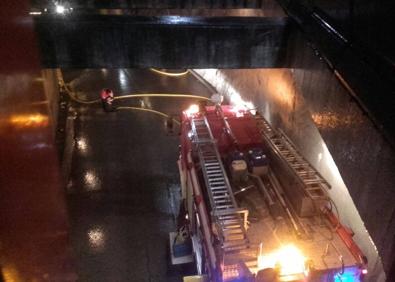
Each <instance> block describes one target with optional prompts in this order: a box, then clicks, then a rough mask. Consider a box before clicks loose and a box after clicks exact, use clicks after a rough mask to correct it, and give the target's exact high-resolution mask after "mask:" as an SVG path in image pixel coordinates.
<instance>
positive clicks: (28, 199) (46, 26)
mask: <svg viewBox="0 0 395 282" xmlns="http://www.w3.org/2000/svg"><path fill="white" fill-rule="evenodd" d="M24 2H25V1H21V3H20V4H18V5H14V6H13V5H5V9H1V10H2V11H6V12H7V13H6V14H7V17H4V19H2V21H4V25H3V26H4V30H5V33H4V35H1V37H2V39H4V40H3V42H5V43H4V48H3V50H4V51H3V50H1V54H2V55H4V56H2V57H4V58H5V59H4V62H3V64H2V66H1V67H0V71H1V74H0V85H2V90H3V91H2V92H1V95H0V101H2V104H3V106H4V107H3V109H2V110H1V111H0V133H1V135H2V136H3V137H4V138H2V139H1V141H0V142H1V147H0V148H1V149H0V150H1V151H0V153H1V158H0V159H1V162H0V166H1V168H2V170H1V171H2V172H1V173H0V176H1V177H0V179H1V182H2V185H1V187H2V188H1V190H0V191H1V194H0V195H1V197H0V198H1V199H2V202H1V211H2V221H1V229H0V230H1V233H0V240H1V241H0V243H1V246H2V255H1V256H0V264H1V268H2V275H3V280H4V281H76V280H79V281H182V277H183V276H184V275H187V274H188V275H191V274H194V273H195V269H194V267H191V266H189V267H185V268H177V267H176V268H174V267H171V266H170V262H169V246H168V234H169V232H172V231H174V230H175V228H176V226H177V222H178V221H179V218H177V217H178V212H179V200H180V193H181V192H180V189H181V188H180V177H179V173H178V168H177V163H176V162H177V159H178V156H179V144H180V138H179V136H178V133H179V128H178V126H177V124H174V130H173V132H169V130H168V129H169V128H168V122H169V119H168V118H165V117H163V116H160V115H158V114H155V113H153V112H147V111H141V110H136V109H135V108H140V109H148V110H156V111H160V112H162V113H165V114H167V115H170V117H173V118H175V119H177V118H178V117H179V115H180V113H181V111H183V110H185V109H186V108H188V107H189V105H190V104H191V103H192V102H196V100H194V99H189V98H179V99H172V98H171V99H170V98H165V97H161V98H158V97H139V98H130V99H118V100H115V101H114V106H115V107H118V108H119V107H120V108H119V110H117V111H115V112H110V113H105V112H104V111H103V109H102V107H101V106H100V103H90V102H88V103H86V102H87V101H93V100H97V99H99V97H100V96H99V95H100V91H101V90H102V89H103V88H110V89H112V90H113V91H114V93H115V96H116V97H117V96H118V97H119V96H123V95H128V94H153V93H162V94H192V95H198V96H204V97H210V96H211V95H212V94H213V93H219V94H221V95H222V96H223V97H224V98H225V101H226V102H227V103H230V104H233V105H237V104H239V103H243V104H245V105H249V106H250V107H251V108H253V109H254V110H257V111H258V112H259V113H260V114H261V115H262V116H263V117H264V118H265V119H266V120H267V121H268V122H269V124H270V125H271V126H272V127H273V128H275V129H280V130H281V131H282V132H284V133H285V134H286V135H287V136H288V137H289V138H290V139H291V140H292V142H293V144H294V145H295V146H296V147H297V148H298V151H299V153H300V154H301V155H302V156H303V157H304V158H305V159H306V160H308V162H309V163H310V164H311V165H312V166H313V167H314V168H315V169H316V170H317V171H318V172H319V173H320V174H321V175H322V176H323V178H325V180H326V181H327V182H328V183H329V184H330V186H331V189H329V190H328V194H329V195H330V197H331V198H332V199H334V201H335V203H336V206H337V208H338V214H339V217H340V219H341V222H342V223H343V224H344V225H345V226H347V227H348V228H350V229H351V230H352V231H353V233H354V237H353V238H354V240H355V241H356V243H357V244H358V246H359V247H360V248H361V250H362V252H363V253H364V255H366V257H367V259H368V261H369V263H368V269H367V270H368V274H367V276H366V279H365V281H392V280H394V269H395V268H394V265H395V264H394V258H395V255H394V250H395V245H394V244H395V243H394V238H395V237H394V236H395V224H394V214H395V213H394V211H395V205H394V201H393V196H394V193H395V192H394V189H393V183H394V182H395V174H394V171H395V154H394V115H393V113H394V109H395V104H394V99H393V98H392V96H393V95H392V94H394V86H395V81H394V75H393V74H394V68H393V50H394V49H393V46H394V42H393V39H392V38H390V36H388V34H390V27H391V26H392V25H391V22H390V13H391V9H390V8H389V7H387V6H386V5H379V4H369V5H368V4H366V3H356V2H354V1H345V2H342V1H251V2H248V1H210V3H211V4H209V3H206V2H207V1H173V2H172V1H163V3H157V1H147V3H140V2H139V1H103V2H102V3H99V2H98V1H86V2H83V1H70V2H69V3H67V5H66V4H64V5H63V6H62V9H63V10H62V12H61V13H60V10H59V5H60V4H59V3H58V4H57V6H51V5H52V4H51V3H49V2H48V1H33V2H32V4H31V5H30V4H27V3H24ZM219 2H221V3H219ZM247 2H248V3H247ZM70 8H73V9H70ZM29 13H30V15H29ZM21 19H24V20H21ZM11 50H12V52H11ZM151 67H155V68H156V69H154V70H152V69H150V68H151ZM159 69H161V70H168V71H170V72H184V71H185V70H189V72H188V73H184V74H183V75H180V76H167V75H163V74H160V73H158V72H156V71H155V70H159ZM172 69H173V70H172ZM65 85H66V87H65ZM334 281H338V280H334ZM339 281H343V280H339ZM352 281H354V280H352Z"/></svg>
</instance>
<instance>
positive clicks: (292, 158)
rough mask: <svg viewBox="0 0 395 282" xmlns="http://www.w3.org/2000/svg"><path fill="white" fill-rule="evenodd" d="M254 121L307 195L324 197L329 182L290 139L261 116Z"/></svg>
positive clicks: (316, 197) (314, 197) (328, 187)
mask: <svg viewBox="0 0 395 282" xmlns="http://www.w3.org/2000/svg"><path fill="white" fill-rule="evenodd" d="M256 121H257V126H258V129H259V131H260V133H261V134H262V135H263V137H264V138H266V140H268V141H269V142H270V144H271V145H272V146H273V147H274V148H275V149H276V150H277V151H278V152H279V153H280V155H281V156H282V158H283V159H284V160H285V161H286V162H287V163H288V165H289V166H290V167H291V168H292V170H293V171H294V173H295V174H296V175H297V176H298V178H299V179H300V180H301V181H302V183H303V184H304V187H305V191H306V193H307V195H308V196H309V197H310V198H311V199H313V200H316V199H317V200H318V199H325V198H326V197H327V193H326V189H330V185H329V183H328V182H326V180H325V179H324V178H323V177H322V176H321V175H320V174H319V173H318V172H317V171H316V170H315V168H314V167H313V166H312V165H311V164H310V163H309V162H308V161H306V160H305V159H304V158H303V157H302V156H301V154H300V153H299V151H298V150H297V149H296V148H295V145H294V144H293V143H292V141H291V140H290V139H289V138H288V137H287V136H286V135H285V134H284V132H282V131H281V130H279V131H275V130H274V129H273V128H272V127H271V126H270V125H269V123H268V122H267V121H266V120H265V119H264V118H263V117H262V116H258V117H257V118H256Z"/></svg>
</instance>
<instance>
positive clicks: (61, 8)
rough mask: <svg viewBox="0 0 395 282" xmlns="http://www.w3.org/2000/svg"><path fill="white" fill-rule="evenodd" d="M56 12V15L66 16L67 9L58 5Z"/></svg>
mask: <svg viewBox="0 0 395 282" xmlns="http://www.w3.org/2000/svg"><path fill="white" fill-rule="evenodd" d="M55 11H56V13H58V14H64V12H65V11H66V9H65V8H64V6H62V5H56V8H55Z"/></svg>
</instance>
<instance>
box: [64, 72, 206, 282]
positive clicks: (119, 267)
mask: <svg viewBox="0 0 395 282" xmlns="http://www.w3.org/2000/svg"><path fill="white" fill-rule="evenodd" d="M121 74H122V75H121ZM64 75H65V80H66V81H69V82H70V81H71V82H72V83H71V85H72V87H73V88H74V89H75V90H77V91H78V93H80V94H81V96H80V98H81V99H97V98H98V96H99V91H100V90H101V89H102V88H104V87H108V88H111V89H113V91H114V92H115V94H116V95H119V93H122V94H130V93H152V92H154V93H164V92H168V93H191V94H198V95H208V94H209V93H208V90H207V89H206V88H205V87H204V86H202V85H201V84H200V83H199V82H197V81H196V80H195V79H194V78H193V77H192V76H191V75H188V76H186V77H181V78H168V77H163V76H159V75H158V74H154V73H152V72H150V71H149V70H124V69H123V70H105V71H102V70H82V71H66V72H65V73H64ZM190 103H191V101H187V100H180V101H178V100H174V99H172V100H171V101H169V100H164V99H144V100H141V99H140V100H138V99H134V100H133V101H131V100H125V101H122V106H137V107H138V106H141V105H145V106H146V107H150V108H151V107H152V109H155V110H160V111H164V112H166V113H168V114H178V113H179V112H180V110H181V109H184V108H186V107H187V106H188V105H189V104H190ZM75 108H76V110H77V112H78V117H77V119H76V124H75V141H76V142H75V148H74V153H73V161H72V168H71V177H70V179H69V180H68V182H67V183H68V185H67V192H68V205H69V213H70V217H71V221H72V222H71V225H72V226H71V229H72V234H71V236H72V241H73V247H74V253H75V256H76V260H77V266H78V272H79V276H80V280H81V281H139V282H140V281H182V279H181V276H180V274H179V273H176V272H171V271H169V269H168V265H167V263H168V262H167V261H168V260H167V238H168V237H167V236H168V232H170V231H173V230H174V229H175V215H176V213H177V210H178V205H177V200H176V198H177V196H178V194H179V184H178V181H179V178H178V172H177V166H176V160H177V158H178V136H177V135H170V136H169V135H168V134H166V130H165V129H166V127H165V122H164V120H163V119H162V118H161V117H158V116H156V115H151V114H147V113H140V112H130V111H120V112H115V113H109V114H106V113H103V111H102V110H101V108H100V105H93V106H87V105H76V106H75Z"/></svg>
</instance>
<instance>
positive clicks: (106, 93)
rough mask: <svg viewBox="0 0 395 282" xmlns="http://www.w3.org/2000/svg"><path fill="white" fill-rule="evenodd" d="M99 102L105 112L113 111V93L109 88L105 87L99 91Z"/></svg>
mask: <svg viewBox="0 0 395 282" xmlns="http://www.w3.org/2000/svg"><path fill="white" fill-rule="evenodd" d="M100 98H101V103H102V106H103V110H104V111H105V112H113V111H114V106H113V104H112V103H113V101H114V93H113V92H112V90H111V89H108V88H105V89H103V90H102V91H101V93H100Z"/></svg>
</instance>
